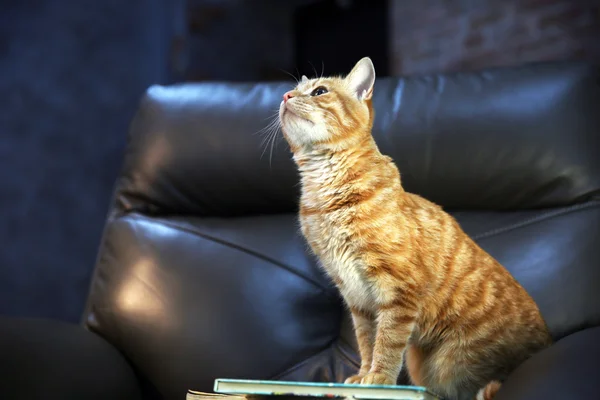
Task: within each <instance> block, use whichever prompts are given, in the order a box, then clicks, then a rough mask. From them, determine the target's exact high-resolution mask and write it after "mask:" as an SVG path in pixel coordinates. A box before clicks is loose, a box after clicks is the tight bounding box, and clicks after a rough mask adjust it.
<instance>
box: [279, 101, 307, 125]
mask: <svg viewBox="0 0 600 400" xmlns="http://www.w3.org/2000/svg"><path fill="white" fill-rule="evenodd" d="M286 115H289V116H290V117H294V118H298V119H301V120H303V121H306V122H310V123H311V124H312V125H314V122H312V121H311V120H309V119H306V118H304V117H302V116H300V115H298V114H297V113H295V112H294V111H292V110H291V109H290V108H288V107H286V106H285V105H284V106H283V111H282V112H281V119H283V117H285V116H286Z"/></svg>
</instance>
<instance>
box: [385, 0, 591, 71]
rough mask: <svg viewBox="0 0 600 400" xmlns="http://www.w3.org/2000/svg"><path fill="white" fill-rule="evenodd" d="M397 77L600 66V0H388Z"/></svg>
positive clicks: (394, 65) (393, 69) (392, 50)
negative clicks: (580, 63)
mask: <svg viewBox="0 0 600 400" xmlns="http://www.w3.org/2000/svg"><path fill="white" fill-rule="evenodd" d="M390 19H391V21H390V26H391V33H390V34H391V36H392V38H391V44H390V51H391V52H392V54H391V58H392V61H391V62H392V66H391V69H392V73H393V74H396V75H401V74H404V75H410V74H421V73H431V72H449V71H462V70H473V69H480V68H485V67H493V66H507V65H517V64H522V63H527V62H533V61H548V60H567V59H583V60H590V61H597V62H600V1H598V0H504V1H501V0H477V1H475V0H470V1H468V0H452V1H449V0H420V1H397V0H390Z"/></svg>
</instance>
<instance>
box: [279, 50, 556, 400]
mask: <svg viewBox="0 0 600 400" xmlns="http://www.w3.org/2000/svg"><path fill="white" fill-rule="evenodd" d="M374 82H375V69H374V67H373V63H372V62H371V60H370V59H369V58H367V57H365V58H363V59H362V60H360V61H359V62H358V63H357V64H356V66H355V67H354V68H353V69H352V71H351V72H350V73H349V74H348V76H346V77H344V78H342V77H331V78H315V79H310V80H309V79H307V78H306V77H305V76H303V77H302V81H301V82H299V83H298V86H297V87H296V88H295V89H294V90H291V91H289V92H287V93H285V94H284V96H283V101H282V102H281V105H280V109H279V120H280V125H281V128H282V131H283V135H284V137H285V138H286V140H287V142H288V144H289V146H290V148H291V150H292V152H293V158H294V161H295V162H296V164H297V166H298V169H299V171H300V176H301V183H302V195H301V205H300V223H301V229H302V233H303V235H304V237H305V238H306V240H307V241H308V243H309V245H310V247H311V249H312V251H313V252H314V253H315V254H316V256H317V257H318V258H319V260H320V262H321V264H322V267H323V268H324V269H325V271H326V272H327V274H328V275H329V276H330V277H331V279H332V280H333V282H334V283H335V284H336V286H337V287H338V289H339V290H340V293H341V294H342V296H343V298H344V300H345V302H346V304H347V306H348V308H349V309H350V311H351V313H352V320H353V324H354V329H355V332H356V337H357V341H358V345H359V352H360V356H361V367H360V371H359V372H358V374H357V375H355V376H352V377H349V378H348V379H347V380H346V382H347V383H361V384H395V383H396V380H397V378H398V375H399V373H400V371H401V368H402V366H403V365H405V366H406V368H407V370H408V374H409V377H410V379H411V381H412V383H413V384H414V385H420V386H426V387H428V388H429V389H431V390H432V391H433V392H436V393H438V394H440V395H442V396H444V397H445V398H447V399H452V400H454V399H457V400H458V399H460V400H462V399H469V400H473V399H492V398H493V397H494V395H495V393H496V392H497V391H498V390H499V388H500V385H501V382H502V381H503V380H504V379H505V378H506V377H507V376H508V374H509V373H510V372H511V371H512V370H513V369H514V368H515V367H517V366H518V365H519V364H520V363H522V362H523V361H524V360H526V359H527V358H528V357H530V356H531V355H532V354H533V353H535V352H537V351H539V350H541V349H543V348H545V347H547V346H549V345H550V344H551V341H552V340H551V337H550V334H549V332H548V329H547V327H546V324H545V322H544V320H543V318H542V316H541V314H540V311H539V310H538V307H537V305H536V304H535V303H534V301H533V300H532V299H531V297H530V296H529V295H528V294H527V292H526V291H525V290H524V289H523V288H522V287H521V286H520V285H519V283H517V281H516V280H515V279H514V278H513V277H512V276H511V275H510V273H509V272H508V271H507V270H506V269H505V268H504V267H502V266H501V265H500V264H499V263H498V262H497V261H496V260H495V259H494V258H492V257H491V256H490V255H489V254H488V253H486V252H485V251H484V250H483V249H481V248H480V247H479V246H478V245H477V244H476V243H475V242H474V241H473V240H472V239H471V238H470V237H469V236H467V235H466V234H465V233H464V232H463V231H462V229H461V227H460V226H459V224H458V223H457V222H456V221H455V219H454V218H453V217H451V216H450V215H449V214H447V213H446V212H444V211H443V210H442V208H441V207H439V206H437V205H436V204H433V203H432V202H430V201H428V200H426V199H424V198H422V197H420V196H417V195H415V194H411V193H407V192H405V191H404V190H403V188H402V185H401V180H400V174H399V171H398V169H397V167H396V166H395V164H394V162H393V161H392V159H391V158H390V157H388V156H385V155H383V154H381V153H380V151H379V149H378V147H377V145H376V143H375V141H374V139H373V137H372V135H371V128H372V124H373V119H374V110H373V106H372V101H371V98H372V94H373V85H374Z"/></svg>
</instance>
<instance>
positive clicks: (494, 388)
mask: <svg viewBox="0 0 600 400" xmlns="http://www.w3.org/2000/svg"><path fill="white" fill-rule="evenodd" d="M500 386H502V384H501V383H500V382H498V381H491V382H490V383H488V384H487V385H485V387H483V388H481V389H480V390H479V392H478V393H477V396H476V397H475V400H493V399H494V397H495V396H496V393H498V390H500Z"/></svg>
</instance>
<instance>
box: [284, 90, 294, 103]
mask: <svg viewBox="0 0 600 400" xmlns="http://www.w3.org/2000/svg"><path fill="white" fill-rule="evenodd" d="M292 97H294V96H293V95H292V92H287V93H285V94H284V95H283V102H284V103H287V101H288V100H289V99H291V98H292Z"/></svg>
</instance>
